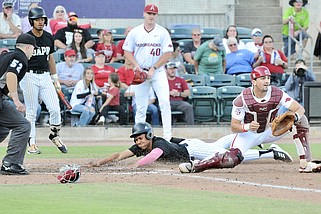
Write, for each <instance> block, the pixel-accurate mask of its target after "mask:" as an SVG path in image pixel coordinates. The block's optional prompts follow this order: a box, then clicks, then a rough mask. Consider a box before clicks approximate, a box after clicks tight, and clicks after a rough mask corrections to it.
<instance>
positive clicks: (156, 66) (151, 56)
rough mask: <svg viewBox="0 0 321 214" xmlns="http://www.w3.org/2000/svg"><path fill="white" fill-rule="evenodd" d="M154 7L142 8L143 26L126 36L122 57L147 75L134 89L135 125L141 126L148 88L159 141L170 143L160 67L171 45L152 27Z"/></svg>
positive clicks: (165, 91)
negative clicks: (159, 118)
mask: <svg viewBox="0 0 321 214" xmlns="http://www.w3.org/2000/svg"><path fill="white" fill-rule="evenodd" d="M157 14H158V7H157V6H156V5H154V4H148V5H146V7H145V9H144V23H143V24H142V25H139V26H137V27H135V28H133V29H132V30H131V31H130V32H129V33H128V35H127V37H126V39H125V42H124V45H123V49H124V56H125V58H126V59H128V60H129V61H130V62H131V63H132V64H133V65H134V67H135V68H136V70H140V71H143V70H144V71H145V72H147V73H148V79H147V81H145V82H144V83H142V84H140V85H137V86H136V89H135V98H136V103H137V113H136V116H135V123H139V122H145V120H146V110H147V107H148V95H147V94H146V91H149V90H150V88H151V87H152V88H153V89H154V91H155V93H156V95H157V98H158V101H159V104H160V105H159V106H160V110H161V115H162V121H163V137H164V138H165V139H166V140H170V138H171V135H172V131H171V129H172V127H171V121H172V119H171V107H170V102H169V90H168V89H169V87H168V81H167V77H166V70H165V68H164V64H165V63H166V62H167V61H168V60H169V58H170V57H171V54H172V52H173V44H172V41H171V38H170V35H169V33H168V31H167V30H166V29H165V28H164V27H162V26H160V25H158V24H156V18H157Z"/></svg>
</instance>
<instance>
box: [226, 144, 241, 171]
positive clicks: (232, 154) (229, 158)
mask: <svg viewBox="0 0 321 214" xmlns="http://www.w3.org/2000/svg"><path fill="white" fill-rule="evenodd" d="M243 160H244V156H243V155H242V152H241V151H240V150H239V149H238V148H231V149H230V151H229V152H226V153H225V156H224V158H223V164H224V165H226V167H230V168H233V167H235V166H237V165H239V164H240V163H241V162H242V161H243Z"/></svg>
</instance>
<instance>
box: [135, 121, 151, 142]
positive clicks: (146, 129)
mask: <svg viewBox="0 0 321 214" xmlns="http://www.w3.org/2000/svg"><path fill="white" fill-rule="evenodd" d="M141 134H145V136H146V139H147V140H150V139H152V138H153V136H154V133H153V129H152V126H151V125H150V124H149V123H146V122H144V123H136V124H135V125H134V126H133V129H132V135H130V137H131V138H135V137H136V136H137V135H141Z"/></svg>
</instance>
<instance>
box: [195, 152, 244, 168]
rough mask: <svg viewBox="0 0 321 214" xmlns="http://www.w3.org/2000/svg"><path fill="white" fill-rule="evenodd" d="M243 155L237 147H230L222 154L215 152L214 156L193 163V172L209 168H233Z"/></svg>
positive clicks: (241, 159)
mask: <svg viewBox="0 0 321 214" xmlns="http://www.w3.org/2000/svg"><path fill="white" fill-rule="evenodd" d="M243 159H244V157H243V155H242V153H241V151H240V150H239V149H237V148H232V149H230V151H227V152H225V153H223V154H219V153H216V154H215V156H214V157H212V158H210V159H206V160H203V161H200V162H198V163H196V164H195V165H194V172H202V171H204V170H206V169H211V168H234V167H235V166H236V165H239V164H240V163H241V162H242V161H243Z"/></svg>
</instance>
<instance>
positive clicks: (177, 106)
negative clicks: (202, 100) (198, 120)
mask: <svg viewBox="0 0 321 214" xmlns="http://www.w3.org/2000/svg"><path fill="white" fill-rule="evenodd" d="M222 47H223V46H222ZM165 68H166V74H167V79H168V85H169V95H170V104H171V110H172V111H182V112H183V113H184V119H185V121H186V122H187V125H194V111H193V106H192V105H191V104H189V103H188V102H186V101H184V99H185V98H188V97H189V96H190V95H191V92H190V90H189V87H188V86H187V83H186V82H185V80H184V79H183V78H181V77H177V76H175V69H176V65H175V63H172V62H168V63H167V64H166V65H165Z"/></svg>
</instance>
